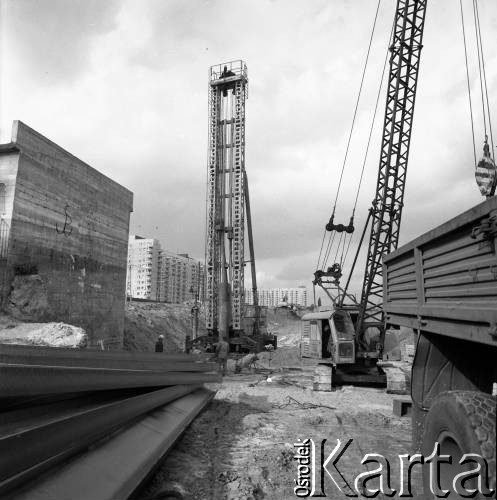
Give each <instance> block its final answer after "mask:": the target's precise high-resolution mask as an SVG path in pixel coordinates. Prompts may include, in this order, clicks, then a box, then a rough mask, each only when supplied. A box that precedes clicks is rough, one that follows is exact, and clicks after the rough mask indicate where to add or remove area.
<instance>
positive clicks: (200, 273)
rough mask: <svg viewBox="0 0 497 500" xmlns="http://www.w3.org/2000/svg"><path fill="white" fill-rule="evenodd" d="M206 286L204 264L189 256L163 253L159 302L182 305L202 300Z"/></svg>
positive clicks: (164, 251)
mask: <svg viewBox="0 0 497 500" xmlns="http://www.w3.org/2000/svg"><path fill="white" fill-rule="evenodd" d="M204 286H205V268H204V264H203V263H202V262H200V261H198V260H196V259H193V258H192V257H190V256H189V255H188V254H175V253H172V252H169V251H167V250H163V251H162V253H161V261H160V273H159V290H160V292H159V300H160V301H162V302H171V303H176V304H178V303H181V302H185V301H187V300H195V297H196V296H197V294H198V298H199V299H200V300H202V297H203V295H204Z"/></svg>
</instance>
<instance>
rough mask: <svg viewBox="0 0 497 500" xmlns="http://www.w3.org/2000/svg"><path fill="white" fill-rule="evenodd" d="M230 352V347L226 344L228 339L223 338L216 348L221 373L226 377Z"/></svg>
mask: <svg viewBox="0 0 497 500" xmlns="http://www.w3.org/2000/svg"><path fill="white" fill-rule="evenodd" d="M229 350H230V345H229V344H228V342H226V339H225V338H223V337H221V338H220V339H219V342H218V343H217V346H216V357H217V362H218V363H219V371H220V372H221V374H222V375H223V376H224V375H226V368H227V364H228V352H229Z"/></svg>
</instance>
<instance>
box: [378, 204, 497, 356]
mask: <svg viewBox="0 0 497 500" xmlns="http://www.w3.org/2000/svg"><path fill="white" fill-rule="evenodd" d="M494 214H497V200H496V199H495V198H492V199H489V200H487V201H485V202H484V203H482V204H480V205H477V206H476V207H474V208H473V209H471V210H469V211H467V212H465V213H463V214H461V215H459V216H458V217H456V218H454V219H452V220H451V221H449V222H447V223H445V224H443V225H442V226H439V227H438V228H436V229H434V230H432V231H430V232H428V233H426V234H425V235H423V236H421V237H419V238H417V239H416V240H414V241H413V242H411V243H408V244H407V245H404V246H403V247H401V248H399V249H398V250H397V251H395V252H393V253H392V254H390V255H387V256H386V257H385V258H384V269H383V280H384V310H385V313H386V318H387V322H388V323H389V324H393V325H401V326H407V327H411V328H414V329H417V330H424V331H428V332H433V333H438V334H442V335H448V336H451V337H455V338H461V339H468V340H472V341H476V342H480V343H483V344H490V345H493V346H497V332H496V330H497V255H496V246H495V243H496V242H495V236H496V235H497V230H495V231H494V229H495V228H494V226H493V223H494V222H493V219H492V216H493V215H494Z"/></svg>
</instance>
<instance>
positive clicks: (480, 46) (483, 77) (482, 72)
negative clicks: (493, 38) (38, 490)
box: [473, 0, 495, 160]
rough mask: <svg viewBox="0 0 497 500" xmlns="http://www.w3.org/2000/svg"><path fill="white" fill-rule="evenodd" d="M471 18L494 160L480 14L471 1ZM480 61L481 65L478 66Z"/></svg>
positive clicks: (474, 0)
mask: <svg viewBox="0 0 497 500" xmlns="http://www.w3.org/2000/svg"><path fill="white" fill-rule="evenodd" d="M473 16H474V20H475V30H476V46H477V50H478V67H479V71H480V89H481V98H482V104H483V111H484V113H483V119H484V124H485V136H487V135H488V134H487V130H486V122H485V104H486V107H487V117H488V131H489V133H490V144H491V146H492V148H491V151H492V152H491V158H492V159H494V160H495V156H494V155H495V150H494V139H493V131H492V120H491V116H490V103H489V99H488V86H487V73H486V70H485V56H484V54H483V41H482V36H481V25H480V13H479V10H478V2H477V1H476V0H473ZM480 60H481V64H480ZM483 90H485V98H484V92H483Z"/></svg>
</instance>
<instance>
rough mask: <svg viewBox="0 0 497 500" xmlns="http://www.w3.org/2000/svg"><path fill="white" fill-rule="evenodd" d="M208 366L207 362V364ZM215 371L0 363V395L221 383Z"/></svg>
mask: <svg viewBox="0 0 497 500" xmlns="http://www.w3.org/2000/svg"><path fill="white" fill-rule="evenodd" d="M209 366H210V365H209ZM220 381H221V377H220V375H219V374H217V373H202V372H197V373H192V372H168V371H166V370H119V369H107V368H82V367H68V366H43V365H9V364H5V363H0V397H25V396H34V395H40V394H60V393H74V392H83V391H103V390H111V389H126V388H132V387H161V386H169V385H177V384H182V385H192V384H194V385H195V384H202V383H204V382H220Z"/></svg>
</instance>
